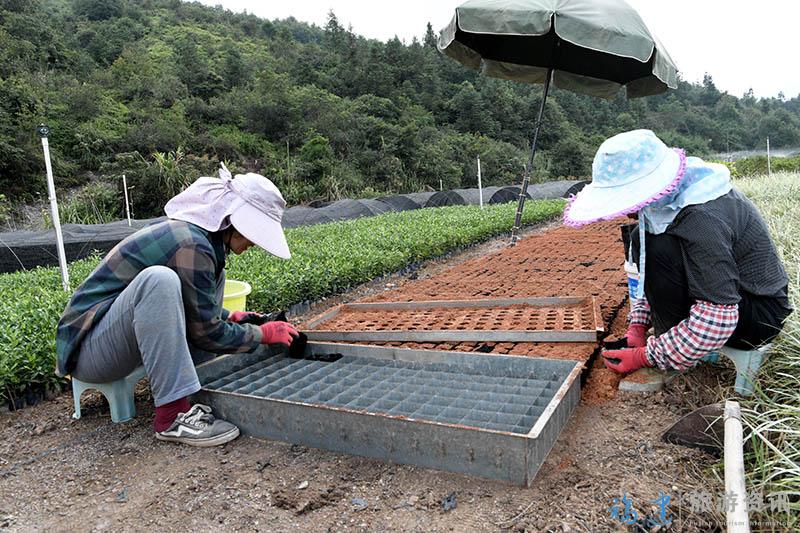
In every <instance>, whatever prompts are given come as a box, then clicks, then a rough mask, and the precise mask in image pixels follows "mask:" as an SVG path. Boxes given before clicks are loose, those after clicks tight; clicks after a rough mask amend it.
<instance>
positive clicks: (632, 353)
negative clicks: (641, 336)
mask: <svg viewBox="0 0 800 533" xmlns="http://www.w3.org/2000/svg"><path fill="white" fill-rule="evenodd" d="M603 362H604V363H605V364H606V368H610V369H611V370H613V371H614V372H618V373H620V374H627V373H629V372H633V371H634V370H639V369H640V368H644V367H646V366H653V365H651V364H650V361H648V360H647V348H645V347H644V346H639V347H637V348H627V349H625V350H605V351H603Z"/></svg>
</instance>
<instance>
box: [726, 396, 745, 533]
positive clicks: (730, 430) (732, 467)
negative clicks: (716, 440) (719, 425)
mask: <svg viewBox="0 0 800 533" xmlns="http://www.w3.org/2000/svg"><path fill="white" fill-rule="evenodd" d="M723 418H724V423H725V495H726V503H727V504H728V506H727V509H726V515H727V516H726V520H727V522H728V523H727V526H728V527H727V530H728V531H729V532H731V533H749V532H750V519H749V517H748V513H747V488H746V486H745V483H744V457H743V452H742V446H743V443H742V440H743V432H742V414H741V411H740V409H739V403H738V402H734V401H731V400H728V401H726V402H725V415H724V417H723ZM728 495H730V497H731V498H732V499H733V500H732V501H730V502H728V500H727V498H728Z"/></svg>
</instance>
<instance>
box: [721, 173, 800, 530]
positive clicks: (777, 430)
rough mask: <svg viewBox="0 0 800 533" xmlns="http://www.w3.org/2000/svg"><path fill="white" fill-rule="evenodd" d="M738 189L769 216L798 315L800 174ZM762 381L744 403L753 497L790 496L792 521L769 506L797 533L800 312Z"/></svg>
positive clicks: (745, 182) (740, 184) (752, 181)
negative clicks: (756, 495) (749, 445)
mask: <svg viewBox="0 0 800 533" xmlns="http://www.w3.org/2000/svg"><path fill="white" fill-rule="evenodd" d="M736 187H737V188H738V189H740V190H741V191H742V192H744V193H745V194H747V196H748V197H750V199H752V200H753V202H755V204H756V205H757V206H758V207H759V209H760V210H761V213H762V214H763V215H764V219H765V220H766V221H767V224H768V225H769V228H770V231H771V232H772V236H773V238H774V239H775V243H776V245H777V246H778V251H779V253H780V254H781V256H782V257H783V261H784V263H783V264H784V266H785V267H786V270H787V272H788V274H789V296H790V298H791V300H792V304H793V306H794V308H795V309H798V306H799V305H800V208H798V206H800V174H797V173H778V174H773V175H772V177H767V176H754V177H750V178H743V179H738V180H737V181H736ZM758 381H759V383H758V387H757V390H756V393H755V395H754V398H753V399H751V400H744V401H741V404H742V408H743V409H744V415H745V423H746V424H747V429H749V435H748V434H746V435H745V439H749V442H750V444H751V445H752V448H751V451H750V452H749V453H748V454H747V455H746V457H745V462H746V464H745V470H746V471H747V486H748V491H751V490H752V491H755V492H759V493H762V494H764V495H771V494H772V495H774V494H785V495H787V496H789V499H790V501H791V504H790V505H791V510H792V512H791V514H790V515H789V516H787V515H786V514H776V513H775V512H774V511H770V509H769V506H767V509H766V514H767V516H769V518H770V519H772V520H778V521H782V523H781V525H780V526H779V527H776V528H775V529H774V530H776V531H783V530H789V531H796V530H797V527H798V525H800V518H798V516H799V513H798V511H800V497H799V496H798V495H800V311H795V312H794V313H793V314H792V315H791V316H790V317H789V319H788V321H787V323H786V325H785V326H784V329H783V332H782V333H781V334H780V336H779V337H778V339H776V341H775V343H774V349H773V351H772V353H771V355H770V357H769V359H768V360H767V362H766V363H765V364H764V366H763V367H762V371H761V374H760V375H759V380H758ZM787 521H788V523H787ZM787 526H788V527H787ZM785 528H786V529H785ZM764 530H765V531H766V530H769V529H764Z"/></svg>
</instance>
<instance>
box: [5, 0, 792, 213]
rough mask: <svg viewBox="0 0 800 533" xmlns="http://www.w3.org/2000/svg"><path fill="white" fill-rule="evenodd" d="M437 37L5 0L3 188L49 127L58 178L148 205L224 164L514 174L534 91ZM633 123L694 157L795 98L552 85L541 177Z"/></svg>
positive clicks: (288, 174)
mask: <svg viewBox="0 0 800 533" xmlns="http://www.w3.org/2000/svg"><path fill="white" fill-rule="evenodd" d="M437 22H444V21H437ZM421 24H424V21H421ZM436 39H437V35H436V33H435V32H434V30H433V28H432V26H431V25H430V24H428V25H427V31H426V34H425V36H424V38H423V39H422V40H421V41H420V40H417V39H414V40H412V41H411V42H410V43H406V42H403V41H401V40H399V39H397V38H395V39H392V40H389V41H388V42H379V41H376V40H372V39H367V38H364V37H362V36H359V35H356V34H355V33H353V31H351V30H350V29H348V28H345V27H343V26H342V25H341V23H340V22H339V21H338V19H337V18H336V16H335V14H334V13H330V14H329V15H328V20H327V23H326V24H325V25H324V27H321V28H320V27H317V26H314V25H309V24H306V23H302V22H298V21H297V20H294V19H292V18H290V19H287V20H274V21H269V20H264V19H261V18H258V17H256V16H254V15H251V14H235V13H232V12H230V11H227V10H224V9H222V8H219V7H216V8H213V7H207V6H203V5H200V4H196V3H185V2H180V1H178V0H141V1H133V0H2V1H0V190H2V193H3V194H4V195H5V196H6V198H7V200H8V201H12V202H16V201H26V200H30V199H31V198H35V197H36V195H37V194H38V195H41V194H43V192H44V191H45V190H46V188H45V183H44V169H43V161H42V156H41V145H40V144H39V140H38V137H37V136H36V132H35V126H36V124H38V123H39V122H47V123H48V124H49V125H50V126H51V129H52V135H51V138H50V144H51V147H52V149H53V161H54V164H55V174H56V178H57V185H58V186H59V188H62V189H63V188H69V187H74V186H77V185H84V184H86V183H87V182H89V183H91V184H92V185H93V186H94V187H95V192H96V191H97V190H101V191H103V190H104V191H105V192H104V194H107V195H108V196H109V197H112V196H114V195H115V194H116V192H115V189H114V187H115V186H112V185H110V184H111V183H112V182H113V183H116V181H115V180H117V179H118V177H119V176H120V175H121V174H123V173H125V174H126V175H127V178H128V181H129V184H130V185H132V186H133V188H134V194H132V196H133V197H134V203H135V210H136V215H137V216H139V217H144V216H152V215H154V214H160V211H161V207H162V205H163V202H164V201H165V199H166V198H168V197H169V195H170V194H173V193H174V192H177V191H179V190H180V189H181V188H182V187H183V186H185V184H186V183H189V182H191V181H193V180H194V179H195V178H196V177H198V176H199V175H211V173H212V172H214V170H215V168H217V166H218V162H219V161H226V162H227V163H228V164H229V167H230V168H231V169H232V170H235V171H236V170H238V171H245V170H246V171H256V172H259V173H262V174H264V175H266V176H268V177H270V178H272V179H273V180H274V181H275V182H276V183H277V184H278V185H279V187H280V188H281V189H282V190H283V191H284V192H285V195H286V196H287V199H288V200H289V202H290V203H301V202H304V201H308V200H311V199H315V198H336V197H342V196H370V195H379V194H384V193H390V192H408V191H415V190H421V189H424V188H426V187H433V188H437V189H438V188H439V186H440V184H441V186H443V187H445V188H454V187H462V186H474V184H475V174H476V169H475V159H476V157H477V156H480V157H481V161H482V166H483V169H484V171H485V173H484V180H485V183H487V184H500V183H509V182H515V181H518V179H519V176H520V172H521V169H522V166H523V164H524V161H525V156H526V153H527V151H528V142H529V137H530V134H531V131H532V127H533V123H534V120H535V115H536V112H537V111H538V107H539V102H540V101H541V100H540V99H541V86H538V85H527V84H522V83H514V82H508V81H502V80H495V79H491V78H487V77H484V76H480V75H478V74H477V73H475V72H473V71H470V70H468V69H466V68H464V67H462V66H461V65H459V64H457V63H456V62H454V61H452V60H450V59H449V58H446V57H444V56H443V55H442V54H440V53H439V52H438V51H437V49H436ZM638 127H644V128H650V129H653V130H654V131H656V132H657V133H658V134H659V135H660V136H661V137H662V138H663V139H664V140H665V141H666V142H668V143H670V144H672V145H675V146H682V147H685V148H686V149H687V150H688V151H689V152H690V153H693V154H698V155H707V154H709V153H711V152H725V151H733V150H740V149H746V148H753V147H756V146H760V145H761V144H763V139H764V138H765V137H766V136H769V137H770V142H771V144H772V146H775V147H779V146H792V145H797V144H800V97H799V96H795V97H793V98H791V99H788V100H787V99H786V98H783V97H782V96H781V97H778V98H760V99H757V98H755V97H753V94H752V91H751V92H749V93H748V94H745V95H743V96H741V97H737V96H734V95H730V94H728V93H726V92H722V91H719V90H718V89H717V88H716V87H715V85H714V82H713V79H712V78H711V76H708V75H707V76H706V77H705V79H704V80H703V82H702V84H692V83H687V82H685V81H681V82H680V85H679V87H678V89H677V90H674V91H670V92H668V93H666V94H663V95H658V96H654V97H649V98H643V99H635V100H626V99H625V98H624V91H621V92H620V94H619V95H617V97H616V98H615V99H613V100H601V99H597V98H591V97H586V96H581V95H577V94H573V93H570V92H567V91H559V90H555V91H554V92H553V94H552V97H551V98H548V101H547V106H546V112H545V123H544V125H543V129H542V134H541V136H540V145H539V147H540V151H539V155H537V161H536V171H535V176H534V180H540V181H541V180H546V179H555V178H558V177H566V176H586V175H588V174H589V173H590V171H591V159H592V156H593V153H594V151H595V149H596V147H597V146H598V145H599V144H600V142H602V140H603V139H605V138H606V137H608V136H610V135H613V134H615V133H618V132H620V131H624V130H628V129H633V128H638ZM103 188H105V189H103Z"/></svg>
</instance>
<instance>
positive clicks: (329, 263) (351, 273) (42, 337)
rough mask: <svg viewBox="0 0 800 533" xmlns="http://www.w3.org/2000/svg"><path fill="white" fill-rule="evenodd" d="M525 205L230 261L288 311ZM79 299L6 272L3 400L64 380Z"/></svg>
mask: <svg viewBox="0 0 800 533" xmlns="http://www.w3.org/2000/svg"><path fill="white" fill-rule="evenodd" d="M515 207H516V206H515V205H511V204H506V205H499V206H498V205H491V206H486V207H485V208H484V209H480V208H478V207H476V206H468V207H462V206H453V207H441V208H436V209H420V210H417V211H405V212H401V213H387V214H383V215H379V216H376V217H371V218H362V219H358V220H352V221H346V222H336V223H332V224H323V225H319V226H312V227H303V228H296V229H290V230H287V231H286V236H287V240H288V241H289V247H290V249H291V251H292V258H291V259H290V260H288V261H283V260H280V259H276V258H274V257H272V256H270V255H269V254H267V253H265V252H262V251H260V250H258V249H253V250H250V251H249V252H248V253H246V254H244V255H242V256H238V257H231V258H230V259H229V262H228V265H227V271H228V277H229V278H231V279H238V280H243V281H247V282H248V283H250V284H251V285H252V286H253V293H252V294H251V295H250V296H249V298H248V307H249V308H250V309H251V310H261V311H266V310H272V309H279V308H286V307H287V306H289V305H290V304H293V303H300V302H303V301H307V300H316V299H319V298H321V297H324V296H328V295H331V294H335V293H338V292H341V291H344V290H346V289H348V288H350V287H352V286H354V285H357V284H359V283H363V282H365V281H369V280H371V279H373V278H375V277H377V276H380V275H382V274H387V273H390V272H393V271H396V270H399V269H401V268H403V267H405V266H407V265H410V264H413V263H415V262H417V261H422V260H425V259H430V258H433V257H437V256H440V255H442V254H445V253H447V252H449V251H451V250H454V249H456V248H459V247H461V246H466V245H468V244H471V243H475V242H478V241H481V240H483V239H486V238H488V237H490V236H492V235H497V234H500V233H503V232H506V231H508V229H509V228H510V226H511V222H512V221H513V219H514V213H515ZM563 207H564V202H563V201H562V200H544V201H530V202H528V203H527V204H526V207H525V212H524V216H523V222H524V223H526V224H530V223H534V222H539V221H543V220H548V219H552V218H554V217H556V216H557V215H559V214H560V213H561V212H562V210H563ZM99 261H100V258H99V257H96V256H95V257H92V258H89V259H85V260H81V261H76V262H74V263H72V264H71V265H70V279H71V281H72V284H73V287H75V286H77V285H78V284H79V283H80V282H81V281H83V280H84V279H86V277H87V276H88V275H89V273H90V272H91V270H92V269H93V268H94V267H95V266H96V265H97V263H98V262H99ZM69 296H70V295H69V294H68V293H66V292H64V291H63V290H62V289H61V281H60V275H59V271H58V269H57V268H53V267H50V268H37V269H35V270H31V271H27V272H16V273H13V274H2V275H0V316H2V317H3V319H4V320H3V322H2V323H1V324H0V399H6V400H8V399H13V398H16V397H18V396H19V395H20V394H21V392H22V391H24V390H25V389H26V388H27V387H29V386H34V387H40V388H41V387H53V386H56V385H58V384H59V383H61V380H59V378H57V377H56V376H55V374H54V373H53V370H54V366H55V332H56V325H57V323H58V319H59V318H60V316H61V313H62V311H63V310H64V307H65V306H66V304H67V301H68V300H69Z"/></svg>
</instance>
